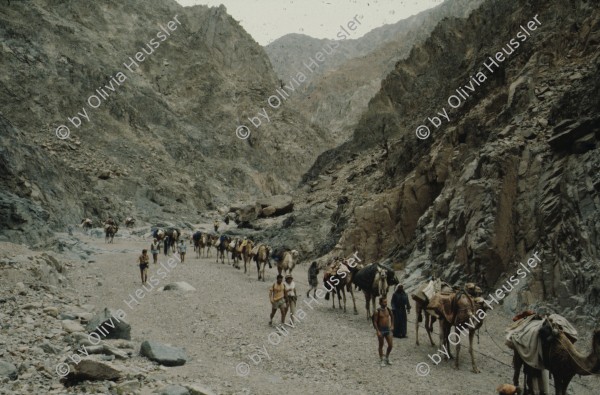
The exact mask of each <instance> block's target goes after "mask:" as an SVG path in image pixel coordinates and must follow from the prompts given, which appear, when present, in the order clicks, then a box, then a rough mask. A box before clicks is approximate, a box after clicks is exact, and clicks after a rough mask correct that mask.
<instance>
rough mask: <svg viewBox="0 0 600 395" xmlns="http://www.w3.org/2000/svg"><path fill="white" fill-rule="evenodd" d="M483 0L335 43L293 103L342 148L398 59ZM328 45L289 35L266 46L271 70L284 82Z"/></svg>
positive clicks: (463, 0) (460, 0) (454, 1)
mask: <svg viewBox="0 0 600 395" xmlns="http://www.w3.org/2000/svg"><path fill="white" fill-rule="evenodd" d="M481 3H482V0H446V1H445V2H444V3H442V4H440V5H438V6H436V7H434V8H431V9H429V10H426V11H423V12H421V13H419V14H417V15H414V16H411V17H409V18H407V19H404V20H401V21H399V22H397V23H395V24H392V25H385V26H382V27H380V28H377V29H374V30H372V31H371V32H369V33H367V34H366V35H365V36H364V37H361V38H359V39H356V40H352V39H350V40H341V41H339V42H336V43H337V44H338V45H339V47H338V48H337V49H336V50H335V52H334V53H333V54H332V55H331V56H328V57H327V59H326V60H325V61H324V62H322V63H321V65H320V67H319V68H318V69H317V70H315V72H314V73H313V76H312V78H311V79H310V80H309V81H308V82H307V83H306V84H303V85H302V86H301V89H299V90H298V92H295V94H294V96H293V97H292V98H291V100H292V101H293V102H294V106H295V108H297V109H299V110H300V111H301V112H302V113H303V114H304V115H305V116H306V117H307V118H308V119H309V120H310V122H311V124H313V125H317V126H318V127H319V128H322V129H324V130H327V131H328V133H329V134H330V135H331V136H333V138H335V139H336V142H338V143H342V142H344V141H345V140H347V139H348V138H349V137H350V135H351V131H352V129H353V127H354V126H355V124H356V122H357V121H358V118H359V116H360V114H361V113H362V112H363V111H364V109H365V108H366V106H367V103H368V101H369V100H370V99H371V98H372V97H373V96H374V95H375V93H376V92H377V91H378V90H379V88H380V84H381V80H382V79H383V78H384V77H385V76H386V75H387V74H388V73H389V72H390V71H391V70H393V68H394V65H395V63H396V62H397V61H398V60H401V59H404V58H406V57H407V56H408V55H409V53H410V51H411V49H412V48H413V47H414V46H415V45H416V44H418V43H421V42H423V41H424V40H426V39H427V37H429V35H430V34H431V32H432V31H433V29H434V28H435V27H436V26H437V24H438V23H439V22H440V21H442V20H443V19H444V18H454V17H456V18H465V17H467V16H468V15H469V14H470V13H471V12H472V11H473V10H474V9H476V8H477V7H479V5H480V4H481ZM332 42H333V41H332V40H318V39H314V38H311V37H308V36H304V35H300V34H288V35H286V36H283V37H281V38H280V39H278V40H276V41H274V42H273V43H271V44H269V45H267V46H266V47H265V50H266V52H267V54H268V55H269V59H270V60H271V63H272V64H273V68H274V69H275V71H276V72H277V74H278V75H279V76H280V78H282V79H283V81H284V82H288V80H289V78H287V79H286V76H291V75H295V70H298V69H302V68H304V66H303V62H306V61H307V59H309V58H311V57H314V54H315V53H316V52H317V51H319V50H321V48H322V47H323V46H326V45H330V46H331V45H332Z"/></svg>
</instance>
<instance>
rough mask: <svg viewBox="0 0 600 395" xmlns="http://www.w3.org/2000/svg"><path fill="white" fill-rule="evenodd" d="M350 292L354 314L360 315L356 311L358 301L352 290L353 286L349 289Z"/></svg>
mask: <svg viewBox="0 0 600 395" xmlns="http://www.w3.org/2000/svg"><path fill="white" fill-rule="evenodd" d="M348 288H349V290H350V296H352V305H354V314H358V310H356V299H355V298H354V291H353V290H352V284H350V287H348Z"/></svg>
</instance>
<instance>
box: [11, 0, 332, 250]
mask: <svg viewBox="0 0 600 395" xmlns="http://www.w3.org/2000/svg"><path fill="white" fill-rule="evenodd" d="M177 15H178V21H179V22H181V23H180V25H177V24H176V23H175V22H173V23H174V26H175V27H176V29H177V30H173V31H169V33H170V35H169V36H168V37H167V38H166V40H165V41H164V42H163V41H161V38H159V37H158V35H157V34H158V33H157V32H160V31H161V28H160V25H162V26H163V28H165V29H167V24H168V22H169V21H173V18H174V17H175V16H177ZM169 29H170V28H169ZM167 30H168V29H167ZM0 37H2V45H1V46H0V67H1V68H2V70H3V71H4V72H3V73H2V75H1V76H0V86H1V89H0V103H1V104H0V109H1V117H2V120H3V121H2V125H3V128H2V131H1V134H2V136H3V140H4V144H3V150H2V157H3V158H2V163H3V164H4V166H5V175H7V177H6V179H7V180H8V181H6V183H5V184H4V187H3V190H4V191H3V192H2V193H3V196H2V201H3V202H4V205H3V206H2V207H3V212H2V217H3V218H6V223H5V225H6V226H5V228H8V229H11V230H10V231H7V232H9V233H10V234H11V235H10V236H8V237H9V238H13V237H18V238H19V240H22V241H26V240H27V238H26V237H23V234H22V232H23V231H24V230H25V229H26V228H28V229H29V230H31V229H32V228H37V227H44V226H46V225H45V222H48V224H50V226H51V227H53V228H62V226H64V225H65V224H67V223H74V222H78V221H79V220H80V219H81V218H82V217H85V216H90V217H95V218H98V217H104V216H106V215H108V214H112V215H113V216H116V217H119V218H121V219H122V218H124V217H125V216H127V215H134V216H141V217H143V218H145V219H148V220H156V219H158V218H159V217H161V215H162V216H164V215H165V214H161V212H165V213H167V214H166V215H167V216H180V214H183V213H186V214H189V215H196V213H197V211H202V210H206V209H214V208H218V207H223V206H224V205H226V204H227V203H228V202H230V201H231V200H238V199H240V198H243V197H248V196H261V195H269V194H276V193H282V192H285V191H289V190H291V188H292V187H293V186H294V185H296V183H297V182H298V180H299V178H300V175H301V174H302V172H303V171H305V170H306V169H307V168H308V167H309V166H310V164H311V161H312V160H313V159H314V157H315V156H316V155H317V154H318V153H319V152H321V151H322V150H323V149H324V148H326V147H332V145H331V143H328V142H327V138H328V137H327V135H326V134H322V133H319V132H318V131H317V130H315V129H313V128H311V127H310V126H308V122H306V121H305V120H304V119H303V117H302V116H301V115H300V114H298V113H297V112H295V110H294V109H293V108H291V107H290V106H286V105H283V106H281V108H280V109H278V110H272V113H271V114H270V115H271V117H270V122H264V124H263V125H261V126H260V128H258V129H253V130H252V135H251V137H250V138H249V139H248V140H240V139H238V138H237V137H236V133H235V131H236V127H237V126H238V125H240V124H249V122H248V120H247V117H252V116H256V113H257V112H259V111H260V109H261V108H263V107H267V103H266V99H267V98H268V97H269V96H270V95H272V94H273V93H274V92H275V88H277V87H278V86H277V82H278V81H277V77H276V75H275V73H274V72H273V71H272V69H271V66H270V63H269V60H268V58H267V57H266V55H265V53H264V51H263V50H262V48H261V47H260V46H259V45H258V44H257V43H256V42H255V41H254V40H253V39H252V38H251V37H250V35H249V34H248V33H246V32H245V31H244V30H243V29H242V28H241V27H240V26H239V24H238V23H237V22H236V21H235V20H233V18H231V17H230V16H229V15H227V13H226V9H225V8H224V7H218V8H208V7H205V6H194V7H186V8H184V7H182V6H180V5H179V4H177V3H176V2H174V1H171V0H164V1H163V0H151V1H144V2H142V1H137V0H129V1H125V2H121V1H106V2H102V3H93V2H86V3H82V2H78V1H65V2H61V3H59V4H56V3H55V2H51V1H44V0H36V1H32V2H11V3H10V5H9V4H8V3H7V2H2V3H1V4H0ZM153 38H154V39H155V42H154V43H153V44H149V41H150V40H151V39H153ZM155 44H159V46H158V47H157V48H154V51H153V52H151V53H150V54H149V55H144V53H142V55H143V57H144V56H145V58H144V60H142V61H140V60H135V59H134V57H135V56H136V53H137V52H141V51H142V48H146V50H147V51H148V52H150V50H151V49H152V48H151V46H155ZM130 57H131V58H132V59H130ZM140 59H141V58H140ZM132 62H136V63H132ZM127 65H130V66H129V68H131V69H132V70H129V68H128V67H127ZM119 72H122V73H123V75H124V76H125V78H126V79H123V77H117V76H118V73H119ZM111 84H112V86H111ZM107 85H109V86H111V87H112V89H113V90H114V92H112V90H111V88H109V87H107ZM102 87H105V88H102ZM99 88H102V91H98V92H97V91H96V90H97V89H99ZM102 92H104V94H103V93H102ZM91 95H96V96H98V95H100V98H102V99H100V100H101V101H102V103H101V105H99V106H98V103H97V100H98V99H92V104H91V105H92V106H94V107H96V106H97V107H98V108H91V107H90V106H91V105H90V104H88V103H87V100H88V98H89V97H90V96H91ZM86 110H87V112H86ZM269 110H271V109H269ZM78 112H80V113H82V114H83V115H85V117H84V116H83V115H80V116H79V119H80V120H81V121H82V123H83V125H82V126H81V127H80V128H76V127H75V126H74V125H73V124H71V123H69V121H68V119H67V118H68V117H71V118H72V117H73V116H75V115H76V114H77V113H78ZM86 117H89V118H90V121H89V122H88V121H85V120H84V118H86ZM75 122H77V121H75ZM61 124H68V125H69V126H70V128H71V131H72V133H71V138H70V139H68V140H59V139H58V138H57V137H56V136H55V135H54V130H55V128H57V127H58V126H59V125H61ZM13 136H21V137H22V138H21V140H19V142H18V144H13V140H14V138H13ZM31 156H33V157H34V158H35V160H34V161H32V163H31V164H32V165H33V164H34V163H43V164H44V167H45V172H44V174H40V172H38V171H37V169H36V168H35V167H33V166H29V164H28V162H24V163H19V162H21V161H23V158H27V157H31ZM15 183H19V184H21V185H28V186H29V187H28V188H26V189H27V190H29V189H31V190H35V191H37V194H36V196H35V199H34V198H32V196H31V194H28V193H29V192H27V191H24V190H22V189H20V188H16V187H14V184H15ZM9 191H10V192H9ZM232 195H236V196H232ZM15 196H16V197H15ZM17 198H18V199H24V201H22V202H21V203H16V202H17V200H15V199H17ZM11 202H12V203H11ZM26 202H28V203H26ZM22 204H26V205H28V206H29V207H30V209H31V210H33V211H36V210H45V211H46V212H47V214H48V215H49V217H48V221H42V222H41V223H29V224H27V223H26V222H28V220H26V218H28V214H26V213H25V211H27V210H24V209H22ZM19 207H21V208H19ZM13 217H14V220H13V219H11V218H13ZM13 241H15V240H14V239H13Z"/></svg>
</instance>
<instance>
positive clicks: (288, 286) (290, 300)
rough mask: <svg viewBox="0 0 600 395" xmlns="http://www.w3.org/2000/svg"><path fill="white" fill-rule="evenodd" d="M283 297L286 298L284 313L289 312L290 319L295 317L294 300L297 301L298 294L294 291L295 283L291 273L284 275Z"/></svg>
mask: <svg viewBox="0 0 600 395" xmlns="http://www.w3.org/2000/svg"><path fill="white" fill-rule="evenodd" d="M283 286H284V288H285V299H286V315H287V312H288V311H289V312H290V319H293V318H294V317H296V315H295V314H296V302H297V301H298V294H297V293H296V283H294V277H292V275H291V274H288V275H286V276H285V283H283Z"/></svg>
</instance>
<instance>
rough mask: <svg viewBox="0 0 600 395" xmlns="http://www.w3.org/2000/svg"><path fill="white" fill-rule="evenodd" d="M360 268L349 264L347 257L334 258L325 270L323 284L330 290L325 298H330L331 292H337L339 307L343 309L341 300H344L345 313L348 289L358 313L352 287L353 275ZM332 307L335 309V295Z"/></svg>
mask: <svg viewBox="0 0 600 395" xmlns="http://www.w3.org/2000/svg"><path fill="white" fill-rule="evenodd" d="M357 271H358V269H357V268H356V267H352V266H351V265H349V264H348V261H347V260H346V259H339V258H337V259H334V261H333V262H332V264H331V265H329V267H328V268H327V269H326V270H325V274H324V276H323V284H324V286H325V289H327V290H328V292H327V294H325V300H329V294H330V293H334V292H335V293H336V294H337V297H338V307H339V308H340V309H341V308H342V305H341V300H342V297H343V300H344V313H345V312H346V291H348V292H350V295H351V296H352V304H353V305H354V314H358V310H357V309H356V299H355V298H354V290H353V287H352V276H353V274H354V273H356V272H357ZM331 299H332V307H333V308H334V309H335V295H333V297H332V298H331Z"/></svg>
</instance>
